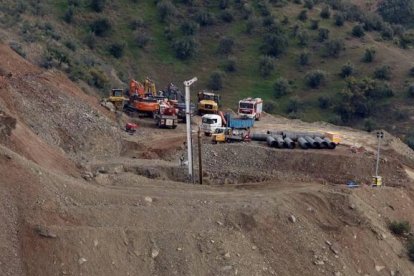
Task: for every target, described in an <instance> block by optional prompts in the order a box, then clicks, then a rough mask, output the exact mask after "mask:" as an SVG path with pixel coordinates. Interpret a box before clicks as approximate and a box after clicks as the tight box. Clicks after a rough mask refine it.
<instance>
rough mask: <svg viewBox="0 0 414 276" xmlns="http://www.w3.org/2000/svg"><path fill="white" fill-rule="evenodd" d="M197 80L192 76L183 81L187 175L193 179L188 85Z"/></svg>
mask: <svg viewBox="0 0 414 276" xmlns="http://www.w3.org/2000/svg"><path fill="white" fill-rule="evenodd" d="M196 81H197V78H196V77H194V78H192V79H191V80H188V81H184V86H185V114H186V115H185V118H186V126H187V156H188V176H189V177H190V179H191V180H192V181H193V180H194V176H193V145H192V137H191V136H192V133H191V110H190V86H191V85H192V84H193V83H195V82H196Z"/></svg>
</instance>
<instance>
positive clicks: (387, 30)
mask: <svg viewBox="0 0 414 276" xmlns="http://www.w3.org/2000/svg"><path fill="white" fill-rule="evenodd" d="M381 37H382V38H383V39H385V40H391V39H393V38H394V30H393V29H392V27H391V25H390V24H384V26H383V28H382V31H381Z"/></svg>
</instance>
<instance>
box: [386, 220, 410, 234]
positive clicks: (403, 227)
mask: <svg viewBox="0 0 414 276" xmlns="http://www.w3.org/2000/svg"><path fill="white" fill-rule="evenodd" d="M388 228H389V229H390V230H391V232H392V233H393V234H394V235H397V236H402V235H404V234H408V233H410V231H411V225H410V223H409V222H408V221H392V222H390V223H389V224H388Z"/></svg>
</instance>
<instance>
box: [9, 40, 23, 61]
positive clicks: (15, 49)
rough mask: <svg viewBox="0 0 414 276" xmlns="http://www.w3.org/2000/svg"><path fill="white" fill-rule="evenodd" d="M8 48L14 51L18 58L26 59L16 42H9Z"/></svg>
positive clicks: (20, 46)
mask: <svg viewBox="0 0 414 276" xmlns="http://www.w3.org/2000/svg"><path fill="white" fill-rule="evenodd" d="M9 46H10V48H11V49H12V50H13V51H15V52H16V53H17V54H18V55H19V56H21V57H24V58H25V57H26V52H25V51H24V50H23V47H22V45H21V44H20V43H17V42H10V43H9Z"/></svg>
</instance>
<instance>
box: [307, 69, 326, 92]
mask: <svg viewBox="0 0 414 276" xmlns="http://www.w3.org/2000/svg"><path fill="white" fill-rule="evenodd" d="M305 80H306V84H307V85H308V86H309V87H310V88H313V89H317V88H319V87H320V86H321V85H323V84H324V83H325V81H326V73H325V72H324V71H322V70H314V71H312V72H309V73H307V74H306V76H305Z"/></svg>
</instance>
